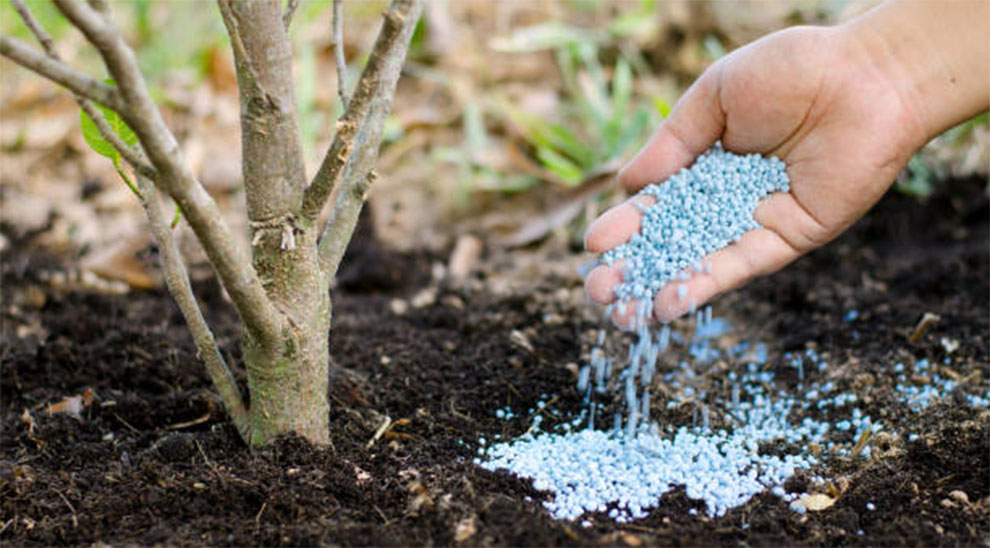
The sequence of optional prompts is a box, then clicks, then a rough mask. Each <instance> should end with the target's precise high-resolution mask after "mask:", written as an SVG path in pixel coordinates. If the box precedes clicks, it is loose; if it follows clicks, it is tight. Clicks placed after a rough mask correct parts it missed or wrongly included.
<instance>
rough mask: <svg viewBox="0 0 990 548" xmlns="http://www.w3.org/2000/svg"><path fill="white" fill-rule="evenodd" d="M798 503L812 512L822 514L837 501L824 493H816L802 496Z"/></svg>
mask: <svg viewBox="0 0 990 548" xmlns="http://www.w3.org/2000/svg"><path fill="white" fill-rule="evenodd" d="M798 502H799V503H800V504H801V506H804V507H805V508H807V509H808V510H811V511H812V512H820V511H822V510H825V509H826V508H830V507H831V506H832V505H833V504H835V499H834V498H832V497H830V496H828V495H826V494H823V493H815V494H804V495H801V498H799V499H798Z"/></svg>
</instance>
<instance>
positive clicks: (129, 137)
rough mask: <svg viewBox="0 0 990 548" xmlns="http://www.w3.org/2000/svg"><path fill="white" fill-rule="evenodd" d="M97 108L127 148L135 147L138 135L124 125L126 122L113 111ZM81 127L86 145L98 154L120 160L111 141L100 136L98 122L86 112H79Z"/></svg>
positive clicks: (101, 107)
mask: <svg viewBox="0 0 990 548" xmlns="http://www.w3.org/2000/svg"><path fill="white" fill-rule="evenodd" d="M96 107H97V108H98V109H99V110H100V112H101V113H102V114H103V119H104V120H106V122H107V126H109V127H110V130H111V131H113V132H114V133H115V134H116V135H117V137H120V140H121V141H123V142H124V144H126V145H127V146H134V143H137V140H138V138H137V135H135V134H134V131H133V130H132V129H131V128H130V127H129V126H128V125H127V124H126V123H124V120H122V119H121V118H120V116H118V115H117V113H116V112H114V111H113V110H111V109H109V108H107V107H105V106H103V105H96ZM79 125H80V127H81V129H82V134H83V139H85V140H86V144H87V145H89V148H91V149H93V150H94V151H95V152H96V153H97V154H99V155H101V156H105V157H107V158H110V159H111V160H118V159H119V158H120V153H119V152H117V149H115V148H113V145H111V144H110V142H109V141H107V140H106V139H104V138H103V135H101V134H100V128H98V127H97V126H96V122H95V121H93V119H92V118H90V117H89V115H88V114H86V111H84V110H81V109H80V111H79Z"/></svg>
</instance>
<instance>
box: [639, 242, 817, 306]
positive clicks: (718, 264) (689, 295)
mask: <svg viewBox="0 0 990 548" xmlns="http://www.w3.org/2000/svg"><path fill="white" fill-rule="evenodd" d="M799 256H800V253H799V252H798V251H797V250H795V249H794V248H793V247H791V245H790V244H788V243H787V242H786V241H785V240H784V239H782V238H781V237H780V236H779V235H778V234H777V233H775V232H773V231H772V230H768V229H765V228H759V229H756V230H751V231H749V232H747V233H745V234H743V235H742V237H741V238H740V239H739V241H737V242H735V243H733V244H730V245H729V246H727V247H725V248H723V249H720V250H719V251H716V252H715V253H712V254H711V255H709V256H708V257H706V258H705V259H704V260H703V262H704V263H706V266H705V268H704V270H703V272H701V273H697V274H694V275H693V276H692V277H691V278H690V279H688V280H687V281H684V282H671V283H668V284H667V285H666V286H664V287H663V289H661V290H660V291H659V292H658V293H657V295H656V297H655V298H654V309H653V311H654V316H655V317H656V318H657V319H658V320H660V321H662V322H669V321H672V320H674V319H676V318H679V317H681V316H683V315H684V314H685V313H687V312H688V311H690V310H691V309H692V308H695V307H700V306H701V305H703V304H705V303H707V302H708V301H710V300H711V299H712V298H714V297H716V296H718V295H720V294H722V293H725V292H726V291H730V290H733V289H735V288H737V287H739V286H741V285H743V284H745V283H746V282H747V281H749V280H751V279H752V278H753V277H755V276H761V275H764V274H769V273H771V272H776V271H777V270H779V269H781V268H782V267H784V265H786V264H788V263H790V262H791V261H793V260H794V259H796V258H797V257H799ZM681 288H683V289H681Z"/></svg>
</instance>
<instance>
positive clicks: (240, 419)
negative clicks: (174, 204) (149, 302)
mask: <svg viewBox="0 0 990 548" xmlns="http://www.w3.org/2000/svg"><path fill="white" fill-rule="evenodd" d="M12 2H13V4H14V8H15V9H16V10H17V12H18V14H19V15H20V17H21V19H22V20H23V21H24V24H25V25H26V26H27V27H28V28H29V29H30V30H31V32H32V33H33V34H34V35H35V37H36V38H37V39H38V41H39V42H40V43H41V44H42V47H44V49H45V51H46V53H47V54H48V56H49V57H50V58H52V59H53V60H56V61H58V52H57V51H56V50H55V47H54V42H53V41H52V39H51V36H49V34H48V33H47V32H45V30H44V29H43V28H42V27H41V25H40V24H39V23H38V21H37V20H36V19H35V18H34V16H33V15H32V14H31V12H30V11H29V10H28V9H27V6H26V5H25V4H24V3H23V0H12ZM92 3H93V5H95V6H96V8H97V9H99V10H100V11H101V13H104V14H105V13H106V10H108V8H107V6H106V4H105V3H103V2H96V1H94V2H92ZM76 100H77V101H78V102H79V106H80V107H81V108H82V109H83V111H84V112H86V114H87V115H88V116H89V117H90V118H91V119H92V120H93V122H94V123H95V124H96V126H97V129H98V130H99V131H100V134H101V135H102V136H103V138H104V139H106V140H107V141H108V142H110V144H111V145H112V146H113V147H114V148H115V149H117V151H118V152H120V154H121V156H123V157H124V159H125V160H126V161H127V162H128V163H130V164H131V165H132V166H133V167H134V169H135V171H136V172H137V173H138V177H137V179H138V185H139V187H140V188H139V189H138V197H139V199H140V200H141V205H142V206H143V207H144V209H145V212H146V213H147V216H148V220H149V221H150V224H151V230H152V234H153V236H154V238H155V240H156V242H157V244H158V247H159V250H160V251H161V253H162V257H163V260H162V267H163V270H164V271H165V280H166V283H167V285H168V288H169V291H170V292H171V293H172V296H173V298H174V299H175V300H176V303H177V304H178V305H179V308H180V310H181V312H182V314H183V316H184V317H185V319H186V323H187V324H188V325H189V328H190V330H191V331H192V333H193V338H194V339H195V342H196V347H197V350H198V351H199V354H200V355H201V356H202V357H203V361H204V362H205V364H206V367H207V371H208V372H209V374H210V376H211V378H212V379H213V381H214V385H215V386H216V387H217V390H218V391H219V392H220V396H221V398H223V401H224V404H225V406H226V407H227V410H228V413H229V414H230V415H231V417H232V418H233V420H234V424H235V425H236V426H237V427H238V428H239V429H244V428H247V411H246V410H245V409H244V404H243V401H242V400H241V398H240V392H239V391H238V390H237V386H236V383H234V380H233V375H232V374H231V373H230V370H229V369H228V368H227V365H226V362H224V361H223V357H222V356H221V355H220V351H219V348H218V347H217V344H216V340H215V339H214V338H213V334H212V332H211V331H210V328H209V326H208V325H207V324H206V321H205V320H204V319H203V315H202V312H201V311H200V309H199V306H198V305H197V304H196V299H195V296H194V295H193V293H192V287H191V285H190V283H189V276H188V273H187V271H186V268H185V264H184V263H183V261H182V256H181V254H180V252H179V249H178V246H177V245H176V242H175V238H174V237H173V234H172V230H171V227H170V225H169V222H168V220H167V218H166V216H165V215H164V214H163V213H162V211H161V207H160V205H159V203H158V201H157V198H156V193H155V187H154V185H153V184H151V182H150V181H148V180H147V179H146V177H156V176H157V175H158V173H157V172H156V171H155V169H154V168H152V167H151V166H150V165H148V163H147V161H146V160H145V158H144V155H143V154H142V153H141V151H140V150H136V149H133V148H131V147H130V146H128V145H127V144H126V143H124V142H123V140H121V139H120V138H119V136H118V135H117V134H116V132H114V131H113V129H112V128H110V127H109V125H108V124H107V121H106V119H105V117H104V116H103V113H102V112H100V111H99V110H97V109H96V108H95V107H94V106H93V105H92V103H90V102H89V101H88V100H87V99H86V98H85V97H84V96H82V95H81V94H76ZM122 422H124V421H123V420H122ZM124 424H125V425H127V423H126V422H124ZM127 426H129V427H130V428H131V429H133V427H131V426H130V425H127Z"/></svg>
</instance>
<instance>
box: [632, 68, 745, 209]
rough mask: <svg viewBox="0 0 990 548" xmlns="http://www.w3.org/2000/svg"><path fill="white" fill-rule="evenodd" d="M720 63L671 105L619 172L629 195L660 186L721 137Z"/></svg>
mask: <svg viewBox="0 0 990 548" xmlns="http://www.w3.org/2000/svg"><path fill="white" fill-rule="evenodd" d="M721 67H722V64H721V63H716V64H715V65H712V66H711V67H709V68H708V70H706V71H705V72H704V74H702V75H701V77H700V78H698V80H696V81H695V82H694V84H692V85H691V87H690V88H688V90H687V91H686V92H685V93H684V95H683V96H681V98H680V99H679V100H678V101H677V104H676V105H674V109H673V110H672V111H671V113H670V116H668V117H667V119H666V120H664V121H663V123H662V124H660V127H659V128H657V131H656V132H655V133H654V134H653V136H652V137H650V140H649V141H647V143H646V145H645V146H644V147H643V148H642V149H640V151H639V152H638V153H637V154H636V156H635V157H634V158H633V159H632V160H631V161H630V162H629V163H628V164H626V166H625V167H624V168H622V171H620V172H619V181H620V182H621V183H622V186H624V187H625V188H626V190H629V191H630V192H635V191H638V190H639V189H641V188H643V187H644V186H646V185H648V184H650V183H659V182H661V181H663V180H665V179H667V178H668V177H670V176H671V175H673V174H674V173H677V172H678V171H679V170H680V169H682V168H685V167H687V166H689V165H691V163H692V162H693V161H694V159H695V158H697V157H698V156H699V155H701V153H702V152H704V151H706V150H708V148H709V147H711V146H712V145H714V144H715V142H716V141H718V139H719V137H721V135H722V132H723V130H724V129H725V112H724V111H723V110H722V103H721V99H720V93H719V88H720V85H719V82H720V80H721V78H720V73H721Z"/></svg>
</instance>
